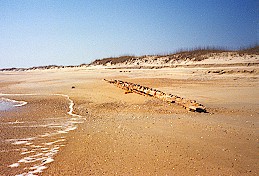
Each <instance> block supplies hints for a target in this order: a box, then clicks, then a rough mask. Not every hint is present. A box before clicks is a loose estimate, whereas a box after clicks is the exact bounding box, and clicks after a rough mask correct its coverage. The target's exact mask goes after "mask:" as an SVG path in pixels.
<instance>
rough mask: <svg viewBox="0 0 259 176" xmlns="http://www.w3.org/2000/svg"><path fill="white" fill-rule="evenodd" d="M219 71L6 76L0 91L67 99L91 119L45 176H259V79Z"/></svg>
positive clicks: (69, 71) (63, 72) (68, 71)
mask: <svg viewBox="0 0 259 176" xmlns="http://www.w3.org/2000/svg"><path fill="white" fill-rule="evenodd" d="M213 69H221V68H198V67H197V68H173V69H157V70H152V69H131V72H120V71H121V70H117V69H115V70H109V69H93V70H89V69H80V68H79V69H61V70H44V71H28V72H2V73H0V80H1V83H6V84H3V86H1V87H0V92H2V93H52V94H55V93H62V94H66V95H69V97H70V98H71V99H72V100H73V101H74V103H75V110H74V112H75V113H77V114H80V115H82V116H83V117H84V118H86V120H85V122H84V123H82V124H78V128H77V129H76V130H74V131H71V132H69V133H68V134H67V136H66V145H65V146H64V147H62V149H61V150H60V151H59V153H58V154H57V155H55V157H54V162H52V163H50V164H48V165H46V166H47V167H48V168H47V169H46V170H44V172H43V175H101V174H105V175H116V174H118V175H156V174H157V175H166V174H167V175H257V174H258V172H259V169H258V168H259V165H258V163H259V162H258V161H259V160H258V135H259V132H258V127H259V123H258V122H259V120H258V119H259V103H258V102H259V101H258V100H259V76H258V74H256V73H251V74H247V73H238V72H236V73H235V74H211V73H208V71H210V70H213ZM224 69H233V68H224ZM235 69H244V68H243V67H242V68H235ZM253 69H257V70H258V68H256V67H255V68H253ZM104 78H106V79H121V80H123V81H130V82H133V83H138V84H141V85H146V86H149V87H153V88H156V89H159V90H162V91H164V92H166V93H172V94H174V95H179V96H181V97H186V98H190V99H194V100H197V101H198V102H200V103H202V104H203V105H205V106H206V107H207V110H208V113H195V112H188V111H186V110H185V109H183V108H181V107H179V106H177V105H175V104H168V103H165V102H162V101H160V100H158V99H155V98H152V97H147V96H141V95H138V94H133V93H130V94H125V93H124V92H125V91H124V90H122V89H119V88H117V87H115V86H114V85H111V84H108V83H106V82H105V81H103V79H104ZM72 86H74V87H75V88H73V89H72ZM29 102H30V101H28V104H29ZM32 103H33V101H32ZM64 109H65V108H64ZM66 111H67V109H66ZM1 157H2V156H1Z"/></svg>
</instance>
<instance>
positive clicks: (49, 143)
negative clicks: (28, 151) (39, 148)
mask: <svg viewBox="0 0 259 176" xmlns="http://www.w3.org/2000/svg"><path fill="white" fill-rule="evenodd" d="M64 141H66V139H59V140H56V141H53V142H46V143H44V144H45V145H53V144H55V143H58V142H64Z"/></svg>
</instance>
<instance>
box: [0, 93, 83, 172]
mask: <svg viewBox="0 0 259 176" xmlns="http://www.w3.org/2000/svg"><path fill="white" fill-rule="evenodd" d="M1 95H2V96H3V95H8V96H12V95H13V96H24V95H29V96H49V95H55V96H62V97H65V98H67V100H68V101H69V111H68V112H67V114H68V115H70V116H73V117H74V118H71V120H72V121H69V123H70V125H68V126H67V128H65V129H64V130H61V131H58V132H57V133H55V134H60V133H68V132H69V131H71V130H75V129H76V128H77V127H76V126H72V125H73V124H77V123H82V122H74V121H73V120H75V121H76V120H78V119H77V118H80V119H81V118H82V116H81V115H78V114H74V113H73V110H74V109H73V107H74V102H73V100H71V99H70V97H69V96H68V95H65V94H3V93H0V96H1ZM26 104H27V102H26ZM22 105H25V101H23V102H22V103H21V104H20V105H19V106H22ZM81 120H85V119H81ZM10 123H13V124H15V123H16V122H10ZM17 123H19V122H17ZM20 127H24V126H20ZM29 127H32V126H29ZM48 127H50V128H51V127H52V128H57V127H58V128H59V127H62V126H59V125H58V124H52V125H49V126H48ZM52 135H53V134H52V133H51V134H50V133H45V134H43V135H40V137H49V136H52ZM34 139H35V138H26V139H10V140H9V141H14V143H17V144H27V145H29V144H32V143H29V142H28V141H31V140H34ZM63 141H66V139H63V138H62V139H59V140H57V141H53V142H48V143H43V144H45V146H51V145H53V144H56V143H59V142H63ZM60 146H64V145H63V144H61V145H54V148H51V149H50V150H49V148H46V147H45V148H40V149H41V151H42V153H38V154H36V155H32V156H29V157H24V158H22V159H20V160H19V161H18V163H13V164H11V165H9V167H11V168H13V167H18V166H19V165H20V163H33V162H36V161H41V164H40V165H34V166H33V167H30V170H32V171H29V172H27V173H22V174H19V175H20V176H25V175H26V176H31V175H36V174H38V173H42V172H43V170H44V169H46V168H47V167H46V166H45V164H49V163H51V162H53V161H54V159H53V158H52V157H53V156H54V155H55V154H57V153H58V151H59V148H60ZM34 147H36V146H34ZM39 147H40V146H39ZM37 148H38V146H37ZM33 152H34V151H33V150H31V151H28V149H26V150H24V151H23V152H22V153H21V154H22V155H24V154H29V153H33Z"/></svg>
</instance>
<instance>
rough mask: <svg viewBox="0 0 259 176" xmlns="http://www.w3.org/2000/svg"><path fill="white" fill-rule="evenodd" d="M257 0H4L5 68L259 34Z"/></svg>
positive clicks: (241, 41) (226, 43) (242, 42)
mask: <svg viewBox="0 0 259 176" xmlns="http://www.w3.org/2000/svg"><path fill="white" fill-rule="evenodd" d="M258 33H259V2H258V0H82V1H80V0H0V68H7V67H31V66H40V65H50V64H56V65H78V64H82V63H90V62H91V61H93V60H95V59H100V58H104V57H111V56H112V57H113V56H120V55H125V54H132V55H145V54H163V53H170V52H174V51H175V50H178V49H181V48H193V47H200V46H220V47H228V48H231V49H233V48H239V47H245V46H249V45H253V44H255V43H258V41H259V34H258Z"/></svg>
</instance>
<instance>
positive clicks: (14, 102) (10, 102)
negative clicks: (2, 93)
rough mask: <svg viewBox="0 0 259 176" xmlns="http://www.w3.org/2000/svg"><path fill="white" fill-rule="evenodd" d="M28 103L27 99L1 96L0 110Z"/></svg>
mask: <svg viewBox="0 0 259 176" xmlns="http://www.w3.org/2000/svg"><path fill="white" fill-rule="evenodd" d="M25 104H27V102H25V101H17V100H11V99H8V98H0V111H8V110H11V109H13V108H15V107H18V106H23V105H25Z"/></svg>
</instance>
